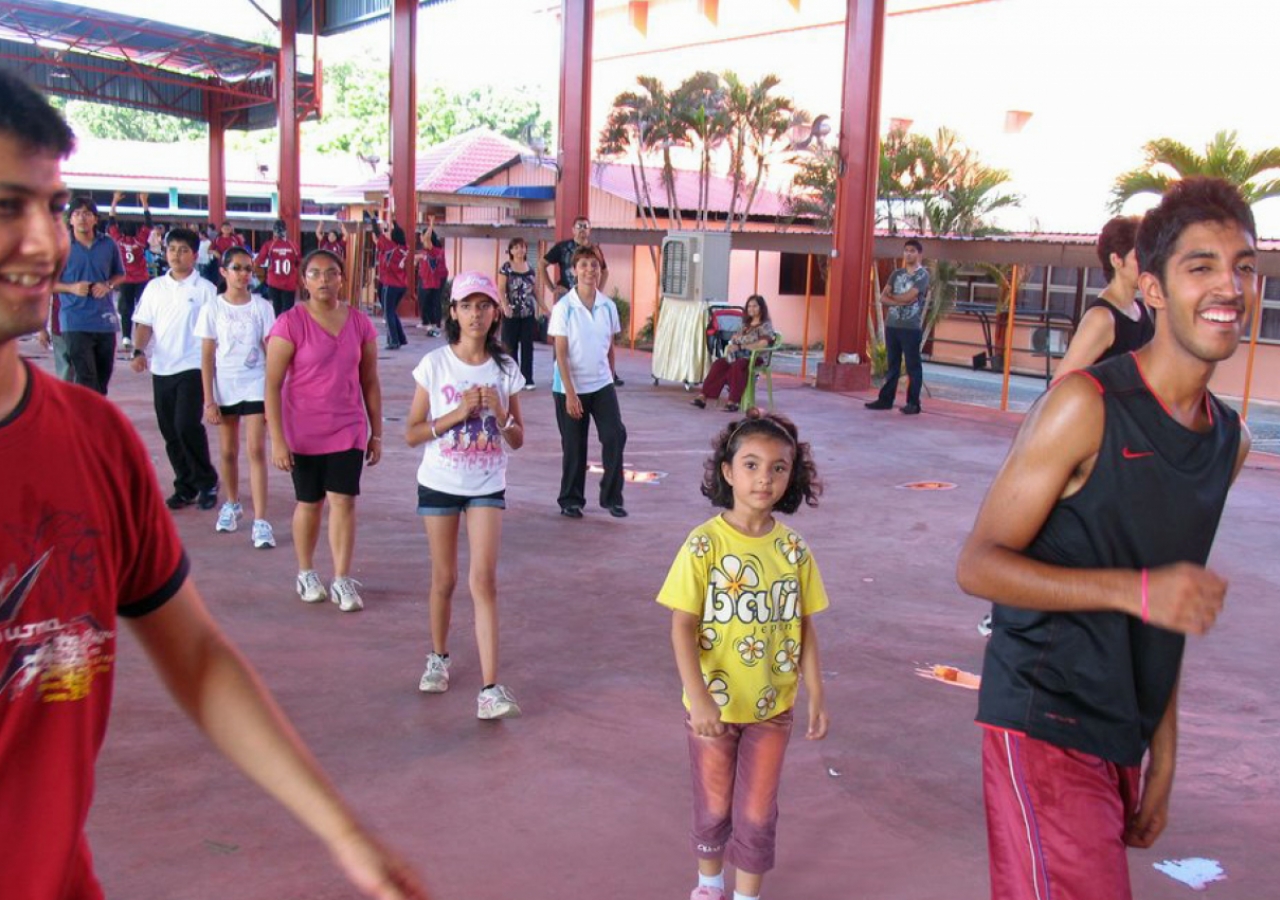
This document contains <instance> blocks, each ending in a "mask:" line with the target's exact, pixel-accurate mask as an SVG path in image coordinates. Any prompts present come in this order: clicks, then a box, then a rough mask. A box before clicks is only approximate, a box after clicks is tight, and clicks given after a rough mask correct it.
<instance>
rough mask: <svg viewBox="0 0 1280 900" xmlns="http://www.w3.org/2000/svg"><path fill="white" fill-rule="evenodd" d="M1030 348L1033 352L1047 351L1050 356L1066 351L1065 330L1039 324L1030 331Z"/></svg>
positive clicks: (1059, 354)
mask: <svg viewBox="0 0 1280 900" xmlns="http://www.w3.org/2000/svg"><path fill="white" fill-rule="evenodd" d="M1031 350H1032V352H1034V353H1044V352H1046V351H1047V352H1048V353H1049V355H1051V356H1061V355H1062V354H1064V353H1066V352H1067V332H1066V331H1065V330H1064V329H1061V328H1049V327H1047V326H1044V325H1041V326H1040V327H1039V328H1036V329H1034V330H1033V331H1032V332H1031Z"/></svg>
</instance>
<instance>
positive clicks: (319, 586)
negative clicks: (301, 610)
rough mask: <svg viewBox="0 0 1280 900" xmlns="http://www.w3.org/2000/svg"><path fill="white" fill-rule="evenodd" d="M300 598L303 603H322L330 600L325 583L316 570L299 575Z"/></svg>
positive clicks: (309, 570) (308, 570)
mask: <svg viewBox="0 0 1280 900" xmlns="http://www.w3.org/2000/svg"><path fill="white" fill-rule="evenodd" d="M298 596H299V597H301V598H302V602H303V603H320V602H322V601H324V600H328V599H329V592H328V591H326V590H325V589H324V582H323V581H321V580H320V576H319V575H317V574H316V570H315V569H307V570H306V571H305V572H299V573H298Z"/></svg>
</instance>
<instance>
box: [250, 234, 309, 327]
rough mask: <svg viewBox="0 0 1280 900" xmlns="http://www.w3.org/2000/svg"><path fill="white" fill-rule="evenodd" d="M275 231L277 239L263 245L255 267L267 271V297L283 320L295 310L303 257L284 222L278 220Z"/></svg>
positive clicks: (277, 316) (277, 315)
mask: <svg viewBox="0 0 1280 900" xmlns="http://www.w3.org/2000/svg"><path fill="white" fill-rule="evenodd" d="M271 230H272V231H273V232H274V233H275V237H273V238H272V239H271V240H269V241H267V242H266V243H265V244H263V245H262V249H260V250H259V251H258V255H257V256H256V257H254V259H253V264H254V265H255V266H257V267H258V268H260V269H266V270H267V296H268V297H269V298H270V300H271V308H272V309H273V310H275V314H276V318H279V317H280V316H281V315H283V314H284V313H286V312H288V311H289V310H291V309H293V301H294V298H295V297H296V296H297V293H298V261H299V260H300V259H301V254H300V253H298V248H297V246H296V245H295V244H294V243H293V241H291V240H289V236H288V233H287V231H286V229H285V225H284V220H283V219H276V224H275V226H274V227H273V228H272V229H271Z"/></svg>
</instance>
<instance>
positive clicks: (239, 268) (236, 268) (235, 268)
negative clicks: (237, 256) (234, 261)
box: [223, 266, 253, 272]
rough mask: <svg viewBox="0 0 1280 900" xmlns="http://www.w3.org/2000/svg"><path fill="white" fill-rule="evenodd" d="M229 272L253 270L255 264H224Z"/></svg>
mask: <svg viewBox="0 0 1280 900" xmlns="http://www.w3.org/2000/svg"><path fill="white" fill-rule="evenodd" d="M223 268H224V269H226V270H227V271H228V272H252V271H253V266H223Z"/></svg>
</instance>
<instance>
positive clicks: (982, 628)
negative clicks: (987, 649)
mask: <svg viewBox="0 0 1280 900" xmlns="http://www.w3.org/2000/svg"><path fill="white" fill-rule="evenodd" d="M978 634H980V635H982V636H983V637H991V613H987V614H986V615H985V616H983V617H982V621H980V622H979V623H978Z"/></svg>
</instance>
